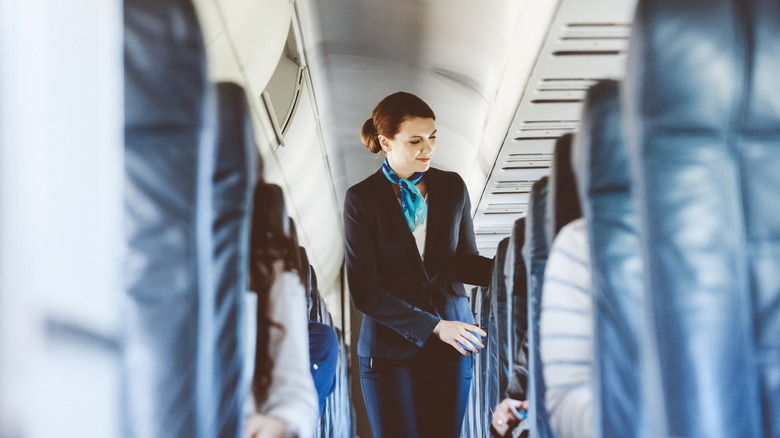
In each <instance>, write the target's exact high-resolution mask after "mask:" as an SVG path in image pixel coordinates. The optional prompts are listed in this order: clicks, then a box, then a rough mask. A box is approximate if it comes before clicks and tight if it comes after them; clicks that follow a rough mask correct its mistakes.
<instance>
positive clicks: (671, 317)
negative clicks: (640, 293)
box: [623, 0, 780, 438]
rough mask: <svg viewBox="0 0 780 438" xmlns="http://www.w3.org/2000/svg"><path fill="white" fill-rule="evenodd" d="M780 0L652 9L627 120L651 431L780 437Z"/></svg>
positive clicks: (721, 0)
mask: <svg viewBox="0 0 780 438" xmlns="http://www.w3.org/2000/svg"><path fill="white" fill-rule="evenodd" d="M778 28H780V3H779V2H777V1H768V0H711V1H706V2H705V1H693V0H654V1H640V2H639V4H638V7H637V13H636V20H635V25H634V27H633V34H632V37H631V41H630V45H629V56H628V69H627V76H626V81H625V87H624V90H623V92H624V96H623V97H624V99H623V103H624V109H625V114H626V118H625V122H626V124H627V128H626V130H625V132H626V133H627V134H628V145H629V151H630V160H631V163H632V170H633V171H634V172H635V180H636V181H637V188H638V199H639V204H638V206H639V217H640V243H641V250H642V254H643V257H644V259H645V268H646V271H645V275H644V284H645V290H646V291H647V293H646V294H645V299H646V300H647V305H646V306H645V308H646V309H647V312H648V314H649V321H650V322H649V324H650V330H649V337H648V342H644V343H643V353H644V355H645V356H646V358H647V362H648V363H650V364H652V368H650V371H651V373H650V374H648V375H647V376H646V377H645V386H644V387H643V389H646V397H645V399H646V401H647V402H646V405H645V406H644V407H643V410H644V411H645V412H646V415H647V420H648V421H646V429H645V432H646V434H647V435H648V436H683V437H699V436H702V437H705V436H706V437H713V438H717V437H734V436H744V437H747V436H750V437H767V438H768V437H777V436H780V416H778V415H777V413H778V412H780V342H778V333H780V305H779V303H780V270H778V268H777V267H778V266H780V216H778V214H777V208H776V207H777V205H780V173H779V172H778V170H777V169H778V168H780V87H778V86H777V79H776V77H777V72H778V71H779V70H780V56H778V53H780V33H778V31H777V29H778Z"/></svg>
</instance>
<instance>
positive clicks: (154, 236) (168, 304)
mask: <svg viewBox="0 0 780 438" xmlns="http://www.w3.org/2000/svg"><path fill="white" fill-rule="evenodd" d="M205 60H206V54H205V48H204V45H203V38H202V35H201V31H200V27H199V25H198V19H197V16H196V13H195V9H194V7H193V5H192V3H191V2H190V1H187V0H180V1H173V2H165V3H163V2H152V1H142V0H127V1H125V2H124V86H125V93H124V101H125V108H124V115H125V139H124V140H125V156H124V160H125V229H126V230H128V231H127V234H126V235H125V241H126V249H125V260H126V263H125V290H126V295H125V300H124V302H123V313H124V316H125V318H126V323H125V333H124V340H125V345H124V360H123V362H124V368H125V369H124V372H123V373H122V379H123V382H122V384H123V397H124V400H123V401H122V405H123V406H124V411H123V417H124V418H123V421H122V423H123V424H124V429H125V430H124V433H123V435H124V436H128V437H151V436H166V437H207V436H212V437H213V436H217V433H218V432H217V431H216V430H215V429H212V426H213V424H214V421H215V416H216V411H217V409H216V404H218V403H219V401H218V400H219V399H218V398H215V394H213V393H210V392H211V390H212V389H213V380H210V379H209V377H208V376H206V374H205V373H208V372H210V371H211V370H212V368H211V367H212V365H213V362H212V358H213V356H211V357H209V356H206V355H200V354H199V352H200V351H201V348H200V347H201V342H200V341H201V339H202V338H201V335H200V331H199V324H198V322H199V319H200V315H201V313H200V310H201V307H200V303H201V292H202V290H201V289H200V288H199V284H200V281H199V280H200V279H201V274H202V273H203V272H207V271H204V270H203V268H204V267H205V264H206V263H209V261H210V260H211V255H212V254H213V253H211V248H210V247H209V246H208V245H207V246H205V247H204V246H202V245H203V244H204V242H202V241H201V240H200V238H201V237H202V235H201V234H199V230H200V229H201V227H204V226H208V225H210V224H211V217H210V216H209V215H206V216H204V212H207V211H209V210H210V209H211V207H212V199H211V197H209V196H203V195H204V194H205V192H203V191H201V187H203V184H205V183H206V182H207V181H209V180H210V179H211V178H212V177H213V173H212V172H211V171H209V170H213V166H214V157H215V155H216V154H215V152H216V151H215V149H214V148H215V147H216V142H215V141H214V138H215V137H214V134H215V133H214V131H213V128H214V126H213V125H214V124H215V123H216V119H215V116H216V113H215V111H216V108H215V105H216V102H215V100H214V90H213V88H212V87H211V86H210V84H208V82H207V77H206V64H205ZM203 249H205V251H201V250H203ZM206 286H207V287H208V288H209V289H211V288H212V287H213V283H211V282H207V283H206ZM212 299H213V297H212ZM205 311H206V313H209V312H210V310H209V309H208V307H207V308H206V309H205ZM204 339H205V338H204ZM203 346H204V347H206V350H208V349H209V344H204V345H203ZM237 360H239V362H238V363H239V364H240V357H238V358H237ZM239 369H240V365H239ZM202 378H204V379H206V380H205V384H200V383H201V379H202ZM172 388H176V391H172ZM238 413H239V411H238V410H236V411H235V412H234V413H232V414H230V415H229V416H226V417H225V418H224V421H225V422H228V423H230V428H232V429H234V430H235V431H236V433H237V426H238V422H239V421H238V420H239V417H238ZM233 435H235V433H234V434H233Z"/></svg>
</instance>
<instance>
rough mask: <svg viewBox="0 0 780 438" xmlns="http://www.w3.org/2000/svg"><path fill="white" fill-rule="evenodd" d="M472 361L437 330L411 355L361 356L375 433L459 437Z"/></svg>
mask: <svg viewBox="0 0 780 438" xmlns="http://www.w3.org/2000/svg"><path fill="white" fill-rule="evenodd" d="M471 362H472V360H471V357H466V356H462V355H461V354H460V353H458V352H457V351H455V349H454V348H452V347H451V346H449V345H447V344H445V343H444V342H442V341H440V340H439V339H438V338H436V337H435V336H431V339H429V340H428V342H426V343H425V345H424V346H423V348H422V349H420V352H419V353H418V354H417V356H415V357H413V358H411V359H404V360H396V359H378V358H370V357H360V381H361V385H362V387H363V400H364V401H365V403H366V410H367V411H368V419H369V421H370V422H371V431H372V432H373V435H374V438H460V432H461V427H462V424H463V415H464V414H465V412H466V405H467V404H468V396H469V389H470V387H471Z"/></svg>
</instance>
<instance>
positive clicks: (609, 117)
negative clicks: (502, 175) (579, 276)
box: [574, 81, 644, 436]
mask: <svg viewBox="0 0 780 438" xmlns="http://www.w3.org/2000/svg"><path fill="white" fill-rule="evenodd" d="M618 88H619V84H618V82H615V81H603V82H599V83H597V84H596V85H594V86H593V87H592V88H591V89H590V90H588V93H587V96H586V99H585V106H584V110H583V115H582V122H581V125H580V132H579V134H578V135H577V138H576V139H575V144H574V166H575V171H576V172H575V173H576V175H577V183H578V187H579V191H580V198H581V205H582V211H583V215H584V216H585V218H586V219H587V223H588V227H587V228H588V241H589V242H590V259H591V270H592V271H593V275H592V281H591V285H592V290H593V299H594V321H595V324H596V325H595V332H594V343H595V348H596V351H595V359H596V360H595V362H594V364H595V368H594V369H595V379H594V384H593V387H594V393H595V394H594V403H595V406H594V412H595V414H596V419H597V420H596V422H595V427H596V436H639V425H640V414H641V411H640V402H641V392H640V389H641V382H642V381H641V373H639V372H638V370H639V369H640V368H641V361H640V357H639V345H640V342H641V339H640V336H641V333H642V329H643V327H644V325H643V324H642V322H643V320H644V307H643V303H644V295H643V294H644V292H643V289H642V277H641V275H642V259H641V254H640V251H639V237H638V236H637V220H638V218H637V212H636V200H635V199H634V197H633V187H632V183H631V177H630V174H629V170H628V153H627V151H626V145H625V141H624V140H623V127H622V124H621V122H622V118H621V112H620V101H619V95H618Z"/></svg>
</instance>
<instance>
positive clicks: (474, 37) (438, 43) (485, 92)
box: [296, 0, 556, 203]
mask: <svg viewBox="0 0 780 438" xmlns="http://www.w3.org/2000/svg"><path fill="white" fill-rule="evenodd" d="M296 5H297V8H298V11H299V19H300V22H301V27H302V29H303V34H304V40H305V46H306V57H307V60H308V63H309V66H310V69H311V75H312V82H313V87H314V89H315V94H316V95H317V101H318V102H317V103H318V106H319V114H320V122H321V125H322V130H323V135H324V137H325V140H326V141H325V144H326V148H327V153H328V160H329V163H330V167H331V172H332V174H333V182H334V186H335V191H336V193H337V197H338V198H339V202H341V203H343V197H344V193H345V192H346V190H347V188H349V187H350V186H351V185H353V184H355V183H357V182H359V181H361V180H362V179H364V178H365V177H367V176H368V175H370V174H372V173H373V172H375V171H376V169H377V168H378V167H379V164H380V162H381V160H382V157H380V156H378V155H373V154H371V153H370V152H368V150H367V149H366V148H365V147H364V146H363V145H362V143H361V140H360V128H361V127H362V125H363V123H364V122H365V121H366V119H367V118H369V117H370V115H371V111H372V109H373V108H374V106H375V105H376V104H377V103H378V102H379V101H380V100H381V99H382V98H384V97H385V96H387V95H389V94H391V93H394V92H396V91H408V92H411V93H414V94H416V95H418V96H420V97H421V98H422V99H424V100H425V101H426V102H428V104H429V105H430V106H431V107H432V108H433V110H434V112H435V113H436V116H437V123H436V124H437V128H438V130H439V134H438V147H437V151H436V154H435V156H434V159H433V165H434V166H435V167H438V168H442V169H445V170H453V171H457V172H458V173H460V174H461V175H462V176H463V177H464V179H466V180H467V181H468V182H470V185H469V186H470V189H471V190H472V196H475V195H476V196H478V195H479V193H480V192H481V189H482V187H484V183H485V180H486V178H487V175H488V173H489V171H490V169H491V168H492V165H493V162H494V161H495V155H496V153H497V151H498V148H499V146H500V144H501V141H502V140H503V137H504V135H505V134H506V130H507V128H508V126H509V123H511V121H512V117H513V116H514V113H515V111H516V109H517V104H518V99H519V96H520V95H521V94H522V91H523V87H522V84H524V82H525V80H526V79H527V77H528V74H529V73H530V70H531V67H532V65H533V62H534V58H535V56H536V54H537V53H538V50H539V49H540V48H541V45H542V43H543V35H545V34H546V32H547V27H548V25H549V22H550V20H551V19H552V16H553V12H554V10H555V7H556V2H555V1H551V2H532V1H530V0H483V1H479V2H475V1H472V0H397V1H392V2H389V1H386V0H332V1H328V2H320V1H314V0H298V1H297V2H296ZM489 132H492V137H495V138H494V139H493V140H489V139H490V138H491V135H489ZM488 141H489V142H490V143H491V146H485V145H486V144H487V143H488ZM472 179H473V180H474V181H473V182H472V181H470V180H472Z"/></svg>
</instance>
